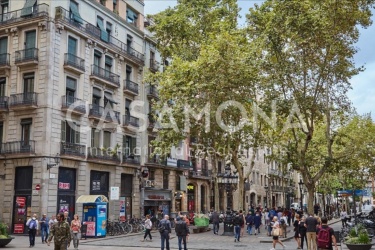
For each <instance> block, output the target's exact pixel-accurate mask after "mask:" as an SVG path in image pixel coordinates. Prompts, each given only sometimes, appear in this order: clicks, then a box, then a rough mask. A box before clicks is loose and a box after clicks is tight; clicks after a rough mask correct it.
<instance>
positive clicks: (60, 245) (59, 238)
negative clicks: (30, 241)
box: [47, 213, 71, 250]
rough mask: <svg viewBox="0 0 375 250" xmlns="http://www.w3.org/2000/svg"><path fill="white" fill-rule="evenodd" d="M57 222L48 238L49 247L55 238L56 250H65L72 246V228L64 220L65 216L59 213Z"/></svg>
mask: <svg viewBox="0 0 375 250" xmlns="http://www.w3.org/2000/svg"><path fill="white" fill-rule="evenodd" d="M56 219H57V222H56V223H55V224H53V226H52V227H51V230H50V234H49V237H48V241H47V245H48V246H49V245H50V243H51V240H52V238H53V237H55V248H54V250H65V249H67V248H68V247H69V246H70V241H71V234H70V226H69V224H68V223H67V222H66V221H65V219H64V214H63V213H59V214H58V215H57V216H56Z"/></svg>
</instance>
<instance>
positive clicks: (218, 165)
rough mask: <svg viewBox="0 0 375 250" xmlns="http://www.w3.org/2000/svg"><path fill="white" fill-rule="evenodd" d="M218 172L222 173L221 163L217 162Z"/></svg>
mask: <svg viewBox="0 0 375 250" xmlns="http://www.w3.org/2000/svg"><path fill="white" fill-rule="evenodd" d="M217 172H218V173H221V161H218V162H217Z"/></svg>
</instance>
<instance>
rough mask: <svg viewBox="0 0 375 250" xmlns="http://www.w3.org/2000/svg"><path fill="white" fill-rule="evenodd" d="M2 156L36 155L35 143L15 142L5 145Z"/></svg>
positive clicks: (2, 148)
mask: <svg viewBox="0 0 375 250" xmlns="http://www.w3.org/2000/svg"><path fill="white" fill-rule="evenodd" d="M1 153H2V154H20V153H35V141H31V140H29V141H13V142H6V143H3V144H2V146H1Z"/></svg>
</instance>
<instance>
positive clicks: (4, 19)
mask: <svg viewBox="0 0 375 250" xmlns="http://www.w3.org/2000/svg"><path fill="white" fill-rule="evenodd" d="M48 9H49V6H48V5H47V4H39V5H37V6H35V7H29V8H25V9H23V8H22V9H20V10H15V11H11V12H8V13H3V14H0V24H1V25H5V24H7V23H14V22H19V21H22V20H25V19H30V18H33V17H39V16H48Z"/></svg>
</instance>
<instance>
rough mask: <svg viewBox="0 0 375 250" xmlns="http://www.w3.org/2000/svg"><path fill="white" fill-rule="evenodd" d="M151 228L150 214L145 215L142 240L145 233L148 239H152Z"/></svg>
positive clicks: (144, 238)
mask: <svg viewBox="0 0 375 250" xmlns="http://www.w3.org/2000/svg"><path fill="white" fill-rule="evenodd" d="M151 228H152V222H151V220H150V215H149V214H148V215H146V220H145V229H146V230H145V235H144V236H143V240H141V241H142V242H143V241H145V240H146V238H147V235H148V237H150V241H152V236H151Z"/></svg>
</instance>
